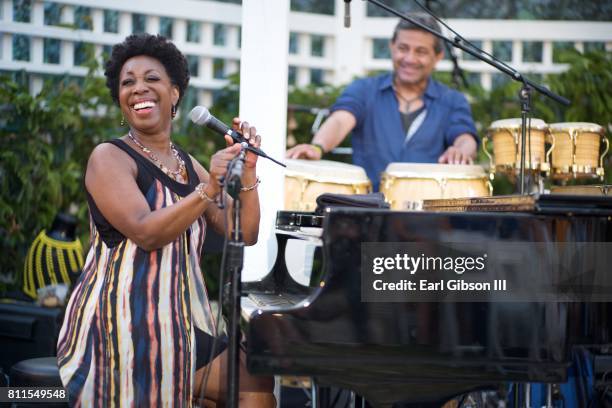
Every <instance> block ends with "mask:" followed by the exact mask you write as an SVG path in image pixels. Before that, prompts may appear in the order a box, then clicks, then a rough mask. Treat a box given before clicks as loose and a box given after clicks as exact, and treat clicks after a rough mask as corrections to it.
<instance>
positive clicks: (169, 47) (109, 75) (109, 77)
mask: <svg viewBox="0 0 612 408" xmlns="http://www.w3.org/2000/svg"><path fill="white" fill-rule="evenodd" d="M139 55H146V56H148V57H151V58H155V59H156V60H158V61H159V62H161V64H162V65H163V66H164V68H165V69H166V72H167V73H168V76H169V77H170V81H171V82H172V84H173V85H176V87H177V88H178V90H179V100H178V102H177V103H176V105H177V106H178V104H179V103H180V101H181V99H182V97H183V95H184V94H185V90H186V89H187V85H188V84H189V65H188V64H187V59H186V58H185V56H184V55H183V54H182V53H181V52H180V51H179V50H178V48H176V46H175V45H174V44H173V43H172V42H170V41H168V40H167V39H166V38H165V37H163V36H161V35H152V34H146V33H145V34H132V35H130V36H128V37H127V38H126V39H125V40H124V41H123V42H122V43H119V44H116V45H115V46H114V47H113V50H112V51H111V55H110V59H109V60H108V61H107V62H106V67H105V68H106V69H105V71H104V75H106V86H107V87H108V89H109V90H110V93H111V96H112V98H113V100H114V101H115V103H117V104H119V73H120V72H121V68H122V67H123V64H125V61H127V60H129V59H130V58H132V57H137V56H139Z"/></svg>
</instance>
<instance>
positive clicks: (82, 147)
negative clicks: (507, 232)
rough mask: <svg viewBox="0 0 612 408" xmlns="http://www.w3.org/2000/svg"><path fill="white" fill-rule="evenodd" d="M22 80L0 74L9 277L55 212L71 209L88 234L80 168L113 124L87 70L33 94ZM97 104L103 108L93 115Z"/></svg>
mask: <svg viewBox="0 0 612 408" xmlns="http://www.w3.org/2000/svg"><path fill="white" fill-rule="evenodd" d="M27 82H28V81H27V77H26V76H25V74H24V73H17V74H16V75H14V76H13V77H10V76H6V75H5V76H1V77H0V84H1V85H0V106H2V110H1V114H0V124H1V126H0V272H2V273H3V274H9V275H13V276H15V277H17V276H20V274H21V271H22V269H23V261H24V258H25V253H26V251H27V248H28V246H29V244H30V243H31V242H32V241H33V240H34V238H35V237H36V235H37V234H38V232H40V230H42V229H44V228H49V227H50V224H51V221H52V220H53V218H54V216H55V215H56V214H57V213H58V212H59V211H64V212H72V213H76V214H75V215H76V216H77V217H78V219H79V221H80V227H81V228H80V230H79V234H80V235H81V240H82V241H83V240H84V238H85V237H86V236H87V231H86V229H87V225H88V223H87V210H86V207H85V205H84V203H85V194H84V188H83V170H84V168H85V165H86V160H87V157H88V156H89V152H90V151H91V150H92V148H93V146H94V145H95V144H96V143H98V142H100V141H101V140H102V139H105V138H107V137H110V135H112V134H116V131H117V129H116V127H115V126H113V124H118V123H119V119H118V114H117V109H114V108H113V107H112V103H111V100H110V96H109V95H108V93H107V92H106V90H105V89H106V87H105V86H104V81H103V80H102V79H101V78H97V77H95V76H94V75H93V70H91V71H90V73H89V74H88V75H87V76H86V77H85V78H84V79H78V80H76V79H74V78H69V77H63V78H59V79H55V80H48V81H46V82H45V83H44V86H43V88H42V91H41V92H40V93H39V94H38V95H36V96H32V95H30V94H29V92H28V88H27V85H26V84H27ZM101 107H103V108H104V109H105V110H108V114H107V115H97V114H95V113H96V111H97V110H98V109H100V108H101ZM75 209H76V210H75ZM85 242H87V240H86V238H85Z"/></svg>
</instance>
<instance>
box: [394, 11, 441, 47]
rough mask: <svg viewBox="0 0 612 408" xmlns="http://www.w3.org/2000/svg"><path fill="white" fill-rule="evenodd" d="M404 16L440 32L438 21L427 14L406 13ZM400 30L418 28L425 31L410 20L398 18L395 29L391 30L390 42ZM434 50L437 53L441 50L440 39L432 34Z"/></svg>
mask: <svg viewBox="0 0 612 408" xmlns="http://www.w3.org/2000/svg"><path fill="white" fill-rule="evenodd" d="M406 16H407V17H410V18H412V19H413V20H415V21H417V22H419V23H421V24H423V25H424V26H425V27H428V28H431V29H432V30H434V31H436V32H438V33H442V29H441V28H440V24H438V22H437V21H436V20H435V19H434V18H433V17H431V16H430V15H428V14H424V13H407V14H406ZM401 30H420V31H423V32H427V31H425V30H423V29H422V28H421V27H419V26H418V25H416V24H412V23H411V22H410V21H407V20H404V19H400V21H399V22H398V23H397V25H396V26H395V30H393V37H392V38H391V42H392V43H393V42H395V40H396V39H397V33H398V32H400V31H401ZM432 35H433V34H432ZM434 51H435V52H436V54H439V53H440V52H441V51H442V40H440V39H439V38H438V37H435V36H434Z"/></svg>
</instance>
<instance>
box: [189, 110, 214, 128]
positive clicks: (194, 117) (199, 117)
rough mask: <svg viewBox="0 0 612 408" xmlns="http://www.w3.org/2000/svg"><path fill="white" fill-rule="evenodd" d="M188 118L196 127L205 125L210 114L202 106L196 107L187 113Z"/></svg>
mask: <svg viewBox="0 0 612 408" xmlns="http://www.w3.org/2000/svg"><path fill="white" fill-rule="evenodd" d="M189 118H190V119H191V121H192V122H193V123H195V124H197V125H205V124H206V122H208V121H209V120H210V112H209V111H208V109H206V108H205V107H204V106H196V107H195V108H193V109H192V110H191V112H189Z"/></svg>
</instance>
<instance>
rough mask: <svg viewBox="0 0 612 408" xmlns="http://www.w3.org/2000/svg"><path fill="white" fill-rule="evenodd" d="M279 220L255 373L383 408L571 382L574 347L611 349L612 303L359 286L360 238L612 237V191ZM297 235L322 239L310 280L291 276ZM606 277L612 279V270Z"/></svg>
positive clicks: (248, 288)
mask: <svg viewBox="0 0 612 408" xmlns="http://www.w3.org/2000/svg"><path fill="white" fill-rule="evenodd" d="M451 204H457V203H451ZM460 204H461V203H460ZM426 208H427V207H426ZM276 227H277V241H278V256H277V258H276V263H275V265H274V267H273V269H272V271H271V272H270V273H269V274H268V275H267V276H266V277H265V278H264V279H262V280H261V281H259V282H251V283H247V284H245V285H244V286H243V289H244V290H245V292H247V294H248V297H244V298H243V311H242V315H243V329H244V331H245V333H246V337H247V344H248V349H247V356H248V359H247V365H248V369H249V371H251V372H253V373H256V374H257V373H260V374H275V375H292V376H294V375H295V376H309V377H312V378H314V379H315V380H316V382H317V383H319V384H322V385H329V386H335V387H340V388H346V389H350V390H353V391H354V392H356V393H357V394H359V395H361V396H363V397H364V398H365V399H367V400H368V402H369V403H370V404H371V405H373V406H381V407H384V406H391V405H392V404H393V403H395V402H397V401H407V402H419V403H440V405H441V404H442V403H443V402H444V401H447V400H448V399H450V398H452V397H454V396H456V395H459V394H462V393H466V392H469V391H471V390H477V389H486V388H489V387H491V388H496V387H498V386H499V385H500V384H503V383H507V382H546V383H560V382H564V381H565V380H566V378H567V369H568V367H569V365H570V363H571V357H570V355H571V351H572V348H573V347H575V346H585V347H589V348H592V349H594V350H595V351H596V352H601V351H603V352H605V351H606V350H607V351H608V352H610V350H612V303H608V302H577V301H573V302H508V301H499V302H498V301H496V299H495V297H492V298H489V300H487V301H482V302H416V301H415V302H411V301H406V302H362V301H361V292H360V291H361V284H360V279H361V275H360V267H361V265H360V262H361V253H360V252H361V243H364V242H388V243H391V242H453V241H457V240H463V241H470V242H472V243H476V244H478V243H483V244H484V243H491V242H498V243H504V242H508V243H512V242H542V241H543V240H548V241H555V242H565V243H568V244H569V245H573V244H577V243H584V242H611V241H612V198H608V197H589V198H586V197H576V196H560V195H542V196H535V197H534V196H531V197H530V198H529V199H528V200H527V201H524V200H523V201H521V202H520V203H517V202H514V201H512V202H502V203H501V204H500V202H499V201H497V202H495V203H494V205H492V204H491V202H489V203H488V204H487V203H482V202H480V203H479V202H470V203H468V204H467V205H466V204H465V203H463V205H459V206H456V208H452V207H451V206H449V205H448V203H445V205H443V206H438V207H436V206H435V205H433V206H432V207H430V208H429V209H428V210H426V211H423V212H401V211H390V210H380V209H358V208H348V207H339V208H327V209H326V211H325V212H324V214H323V215H315V214H313V213H298V212H279V213H278V216H277V225H276ZM292 240H302V241H307V242H309V243H310V244H312V246H314V258H313V260H312V267H311V268H310V269H311V270H312V278H311V280H310V283H309V284H307V285H304V284H299V283H297V282H296V281H295V280H294V279H293V278H292V277H291V274H289V273H288V268H287V261H288V259H286V257H290V256H292V255H291V254H292V252H291V251H287V250H286V249H287V247H288V245H290V243H291V242H292ZM541 256H543V257H546V256H549V255H547V254H546V253H543V254H542V255H541ZM553 272H554V271H553ZM599 272H607V273H612V266H609V269H608V270H607V271H599ZM559 273H560V272H559ZM526 278H527V279H528V277H526Z"/></svg>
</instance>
